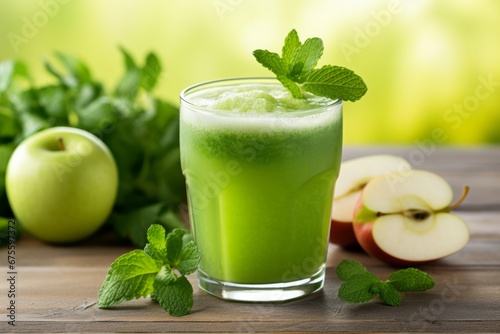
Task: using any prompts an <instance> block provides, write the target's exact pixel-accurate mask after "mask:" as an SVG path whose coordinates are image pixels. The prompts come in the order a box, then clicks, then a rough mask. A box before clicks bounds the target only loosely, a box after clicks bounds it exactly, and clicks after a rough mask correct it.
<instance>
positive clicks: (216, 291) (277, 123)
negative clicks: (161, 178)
mask: <svg viewBox="0 0 500 334" xmlns="http://www.w3.org/2000/svg"><path fill="white" fill-rule="evenodd" d="M180 98H181V104H180V149H181V163H182V170H183V173H184V175H185V177H186V183H187V189H188V206H189V217H190V223H191V228H192V232H193V235H194V239H195V242H196V244H197V246H198V248H199V250H200V252H201V255H202V259H201V262H200V266H199V269H198V284H199V286H200V288H201V289H203V290H205V291H207V292H209V293H211V294H213V295H215V296H218V297H221V298H223V299H227V300H236V301H251V302H279V301H286V300H291V299H295V298H299V297H302V296H305V295H309V294H311V293H313V292H316V291H318V290H320V289H321V288H322V287H323V282H324V277H325V261H326V255H327V248H328V235H329V228H330V211H331V206H332V197H333V189H334V184H335V181H336V179H337V176H338V173H339V168H340V160H341V153H342V101H341V100H331V99H327V98H323V97H317V96H313V95H311V96H308V97H307V98H306V99H295V98H293V97H292V95H291V94H290V93H289V92H288V91H287V90H286V89H285V88H284V87H283V85H282V84H281V83H279V81H277V80H276V79H272V78H232V79H223V80H217V81H210V82H205V83H201V84H198V85H194V86H191V87H188V88H186V89H185V90H183V91H182V93H181V96H180Z"/></svg>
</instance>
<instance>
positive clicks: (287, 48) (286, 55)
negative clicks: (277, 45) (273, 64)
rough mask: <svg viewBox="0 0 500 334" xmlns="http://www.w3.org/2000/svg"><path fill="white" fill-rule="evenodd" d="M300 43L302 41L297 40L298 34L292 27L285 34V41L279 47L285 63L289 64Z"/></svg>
mask: <svg viewBox="0 0 500 334" xmlns="http://www.w3.org/2000/svg"><path fill="white" fill-rule="evenodd" d="M301 45H302V43H301V42H300V40H299V35H298V34H297V31H296V30H295V29H293V30H292V31H290V32H289V33H288V35H287V36H286V38H285V43H284V44H283V48H282V49H281V58H283V61H284V62H285V64H290V63H291V62H292V58H293V55H294V54H295V51H296V50H297V48H298V47H299V46H301Z"/></svg>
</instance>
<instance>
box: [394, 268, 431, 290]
mask: <svg viewBox="0 0 500 334" xmlns="http://www.w3.org/2000/svg"><path fill="white" fill-rule="evenodd" d="M387 282H388V283H389V284H390V285H392V286H393V287H394V288H395V289H396V290H398V291H400V292H404V291H425V290H429V289H431V288H432V287H434V285H435V284H436V282H435V281H434V278H432V277H431V276H430V275H429V274H427V273H425V272H423V271H421V270H418V269H416V268H407V269H402V270H398V271H396V272H394V273H393V274H392V275H391V276H389V279H388V280H387Z"/></svg>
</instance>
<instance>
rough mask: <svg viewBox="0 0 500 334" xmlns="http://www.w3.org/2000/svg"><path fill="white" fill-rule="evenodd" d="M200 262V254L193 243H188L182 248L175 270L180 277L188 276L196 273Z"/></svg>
mask: <svg viewBox="0 0 500 334" xmlns="http://www.w3.org/2000/svg"><path fill="white" fill-rule="evenodd" d="M200 260H201V253H200V252H199V251H198V248H197V247H196V245H195V243H194V241H189V242H188V243H187V244H185V245H184V246H183V247H182V251H181V254H180V257H179V264H178V265H177V267H176V268H177V270H179V272H180V273H181V274H182V275H189V274H191V273H193V272H195V271H196V269H197V268H198V264H199V263H200Z"/></svg>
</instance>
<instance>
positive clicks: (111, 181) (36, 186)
mask: <svg viewBox="0 0 500 334" xmlns="http://www.w3.org/2000/svg"><path fill="white" fill-rule="evenodd" d="M5 178H6V191H7V197H8V199H9V203H10V205H11V207H12V210H13V212H14V215H15V216H16V218H17V219H18V220H19V221H20V222H21V224H23V227H24V228H25V230H27V231H28V232H30V233H31V234H33V235H35V236H36V237H38V238H40V239H42V240H45V241H48V242H55V243H69V242H75V241H79V240H82V239H84V238H86V237H88V236H90V235H91V234H93V233H94V232H96V231H97V230H98V229H99V228H100V227H101V225H102V224H103V223H104V221H105V220H106V219H107V217H108V216H109V214H110V212H111V209H112V207H113V204H114V202H115V199H116V194H117V190H118V170H117V167H116V163H115V160H114V158H113V156H112V154H111V152H110V151H109V149H108V147H107V146H106V145H105V144H104V143H103V142H102V141H101V140H100V139H99V138H97V137H96V136H94V135H93V134H91V133H89V132H86V131H83V130H80V129H76V128H69V127H55V128H50V129H47V130H44V131H41V132H38V133H36V134H34V135H32V136H30V137H28V138H26V139H25V140H24V141H23V142H21V143H20V144H19V146H18V147H17V148H16V150H15V151H14V153H13V154H12V157H11V158H10V160H9V163H8V166H7V172H6V177H5Z"/></svg>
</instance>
